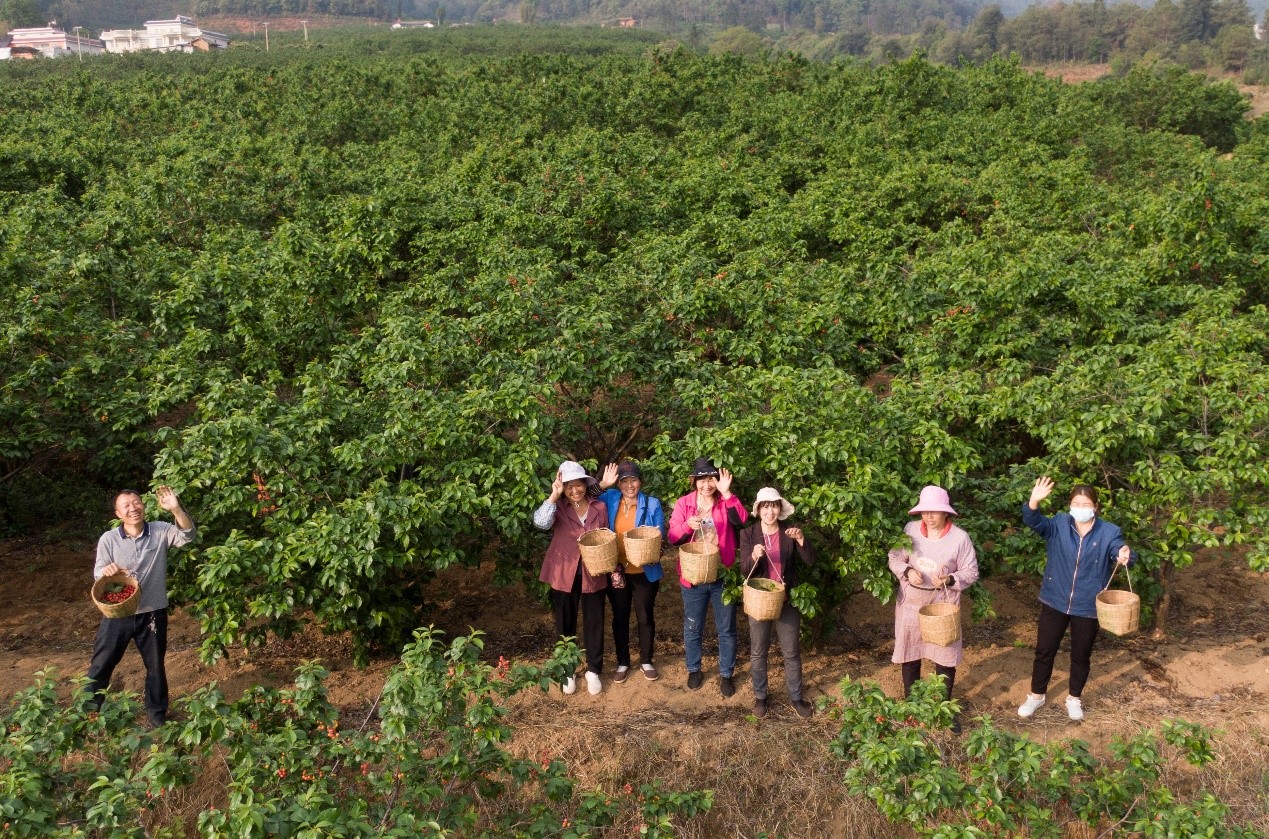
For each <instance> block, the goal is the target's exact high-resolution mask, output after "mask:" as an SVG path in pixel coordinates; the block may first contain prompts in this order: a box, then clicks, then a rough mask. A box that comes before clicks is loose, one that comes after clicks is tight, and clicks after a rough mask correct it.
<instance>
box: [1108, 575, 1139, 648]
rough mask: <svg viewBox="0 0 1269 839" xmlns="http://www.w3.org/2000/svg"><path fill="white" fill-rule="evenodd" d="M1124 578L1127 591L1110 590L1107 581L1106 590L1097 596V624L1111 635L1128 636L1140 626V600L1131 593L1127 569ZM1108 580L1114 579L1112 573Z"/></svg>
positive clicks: (1130, 578)
mask: <svg viewBox="0 0 1269 839" xmlns="http://www.w3.org/2000/svg"><path fill="white" fill-rule="evenodd" d="M1116 570H1118V566H1116ZM1124 576H1126V577H1128V591H1123V590H1122V589H1112V588H1111V587H1110V580H1107V581H1106V588H1104V589H1102V590H1101V592H1100V593H1098V595H1097V623H1098V624H1099V625H1100V626H1101V628H1102V629H1104V630H1106V631H1107V632H1109V633H1110V634H1112V635H1128V634H1129V633H1132V632H1136V631H1137V629H1138V628H1139V627H1140V626H1141V598H1140V597H1138V596H1137V595H1136V594H1134V593H1133V591H1132V575H1130V574H1129V573H1128V569H1127V568H1125V569H1124ZM1110 578H1111V580H1113V579H1114V578H1115V574H1114V572H1113V571H1112V572H1111V575H1110Z"/></svg>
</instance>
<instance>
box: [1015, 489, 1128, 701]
mask: <svg viewBox="0 0 1269 839" xmlns="http://www.w3.org/2000/svg"><path fill="white" fill-rule="evenodd" d="M1051 492H1053V481H1052V479H1050V478H1049V477H1047V476H1045V477H1042V478H1040V479H1038V480H1037V481H1036V482H1035V487H1034V488H1032V490H1031V498H1030V499H1029V500H1028V501H1027V503H1026V504H1024V505H1022V521H1023V523H1024V524H1026V525H1027V527H1029V528H1031V529H1032V530H1034V531H1035V532H1036V533H1038V534H1040V535H1041V536H1043V537H1044V541H1045V544H1046V549H1047V552H1048V561H1047V562H1046V563H1045V564H1044V582H1043V583H1042V584H1041V585H1040V622H1039V626H1038V628H1037V631H1036V641H1035V663H1034V664H1032V666H1031V693H1030V694H1029V695H1028V696H1027V701H1026V702H1023V703H1022V706H1021V707H1020V708H1018V716H1020V717H1030V716H1031V715H1033V714H1034V713H1035V712H1036V711H1038V710H1039V709H1040V706H1041V705H1043V704H1044V701H1045V692H1046V691H1047V690H1048V689H1049V678H1050V677H1051V676H1052V675H1053V659H1054V658H1056V657H1057V651H1058V646H1059V645H1060V644H1061V643H1062V637H1063V636H1064V635H1066V630H1067V627H1068V626H1069V627H1070V630H1071V681H1070V689H1069V690H1068V692H1067V697H1066V713H1067V716H1069V717H1070V718H1071V719H1073V720H1082V719H1084V706H1083V704H1082V703H1081V701H1080V694H1081V693H1082V692H1083V690H1084V683H1085V682H1087V681H1088V670H1089V663H1090V660H1091V659H1092V656H1093V643H1094V642H1095V641H1096V640H1097V630H1098V624H1097V594H1098V592H1100V591H1101V590H1102V589H1104V588H1105V587H1106V585H1107V583H1109V582H1110V576H1111V574H1113V573H1114V571H1115V563H1116V562H1118V563H1119V564H1120V565H1128V564H1129V563H1130V562H1132V561H1133V560H1135V558H1136V557H1135V556H1134V555H1133V553H1132V551H1130V550H1129V549H1128V546H1127V545H1126V544H1124V534H1123V531H1121V530H1120V529H1119V528H1118V527H1117V526H1115V525H1113V524H1111V523H1110V522H1108V521H1103V520H1102V519H1100V518H1098V516H1097V512H1098V504H1097V490H1096V489H1094V488H1093V487H1091V486H1087V485H1085V484H1077V485H1075V486H1074V487H1072V488H1071V502H1070V511H1069V512H1066V513H1054V514H1053V516H1052V517H1048V516H1044V515H1042V514H1041V513H1040V512H1039V506H1040V502H1042V501H1043V500H1044V499H1046V498H1048V497H1049V493H1051Z"/></svg>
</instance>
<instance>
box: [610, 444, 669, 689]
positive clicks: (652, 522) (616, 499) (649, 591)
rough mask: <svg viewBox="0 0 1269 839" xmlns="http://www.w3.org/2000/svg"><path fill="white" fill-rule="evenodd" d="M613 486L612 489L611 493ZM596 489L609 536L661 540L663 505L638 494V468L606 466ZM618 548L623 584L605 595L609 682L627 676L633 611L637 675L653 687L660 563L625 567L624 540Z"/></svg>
mask: <svg viewBox="0 0 1269 839" xmlns="http://www.w3.org/2000/svg"><path fill="white" fill-rule="evenodd" d="M613 484H616V487H615V488H614V487H613ZM599 488H600V489H601V490H604V492H603V494H601V495H600V496H599V499H600V500H601V501H603V502H604V504H605V505H607V507H608V527H609V529H610V530H612V531H613V532H614V533H616V534H618V536H620V535H622V534H624V533H625V532H626V531H627V530H631V529H633V528H636V527H655V528H658V529H659V530H660V531H661V537H662V538H665V535H666V534H665V513H664V512H663V511H662V509H661V502H660V501H659V500H658V499H656V498H653V497H652V496H650V495H647V494H646V493H644V492H643V491H642V489H643V473H642V472H640V471H639V465H638V464H637V463H635V462H633V461H630V460H623V461H622V462H621V463H620V464H616V463H610V464H608V466H607V467H605V468H604V476H603V478H602V479H601V480H600V482H599ZM617 548H618V550H619V551H620V552H621V560H622V570H623V572H624V577H625V581H626V584H625V586H623V587H621V588H616V587H614V586H609V587H608V588H607V589H606V591H607V593H608V601H609V602H610V603H612V640H613V646H615V647H616V648H617V673H616V675H615V676H613V679H612V680H613V682H615V683H617V684H620V683H622V682H624V681H625V680H626V677H627V676H628V675H629V674H630V610H631V606H633V607H634V614H635V623H636V624H637V625H638V631H639V660H640V664H641V667H640V669H641V670H642V671H643V677H644V678H645V679H647V680H648V681H650V682H655V681H656V680H657V679H659V678H660V674H659V673H658V672H657V669H656V667H655V666H654V665H653V664H652V641H653V638H654V637H655V636H656V629H657V625H656V617H655V615H654V611H655V608H656V603H657V592H659V591H660V590H661V563H659V562H654V563H652V564H650V565H633V564H631V563H630V562H627V561H626V545H625V540H624V539H618V540H617Z"/></svg>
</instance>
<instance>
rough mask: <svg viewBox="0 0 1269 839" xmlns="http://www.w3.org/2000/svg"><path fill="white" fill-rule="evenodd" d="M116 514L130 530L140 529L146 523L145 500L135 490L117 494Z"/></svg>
mask: <svg viewBox="0 0 1269 839" xmlns="http://www.w3.org/2000/svg"><path fill="white" fill-rule="evenodd" d="M115 516H116V517H117V518H118V519H119V521H121V522H123V525H124V527H125V528H127V529H129V530H140V529H141V525H142V524H144V523H145V502H144V501H142V500H141V496H139V495H137V494H136V493H135V492H121V493H119V494H118V495H116V496H115Z"/></svg>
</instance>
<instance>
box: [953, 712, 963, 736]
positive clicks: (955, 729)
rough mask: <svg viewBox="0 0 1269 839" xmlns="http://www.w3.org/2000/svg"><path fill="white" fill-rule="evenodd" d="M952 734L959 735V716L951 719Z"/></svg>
mask: <svg viewBox="0 0 1269 839" xmlns="http://www.w3.org/2000/svg"><path fill="white" fill-rule="evenodd" d="M952 733H953V734H960V733H961V715H960V714H957V715H956V716H954V717H952Z"/></svg>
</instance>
